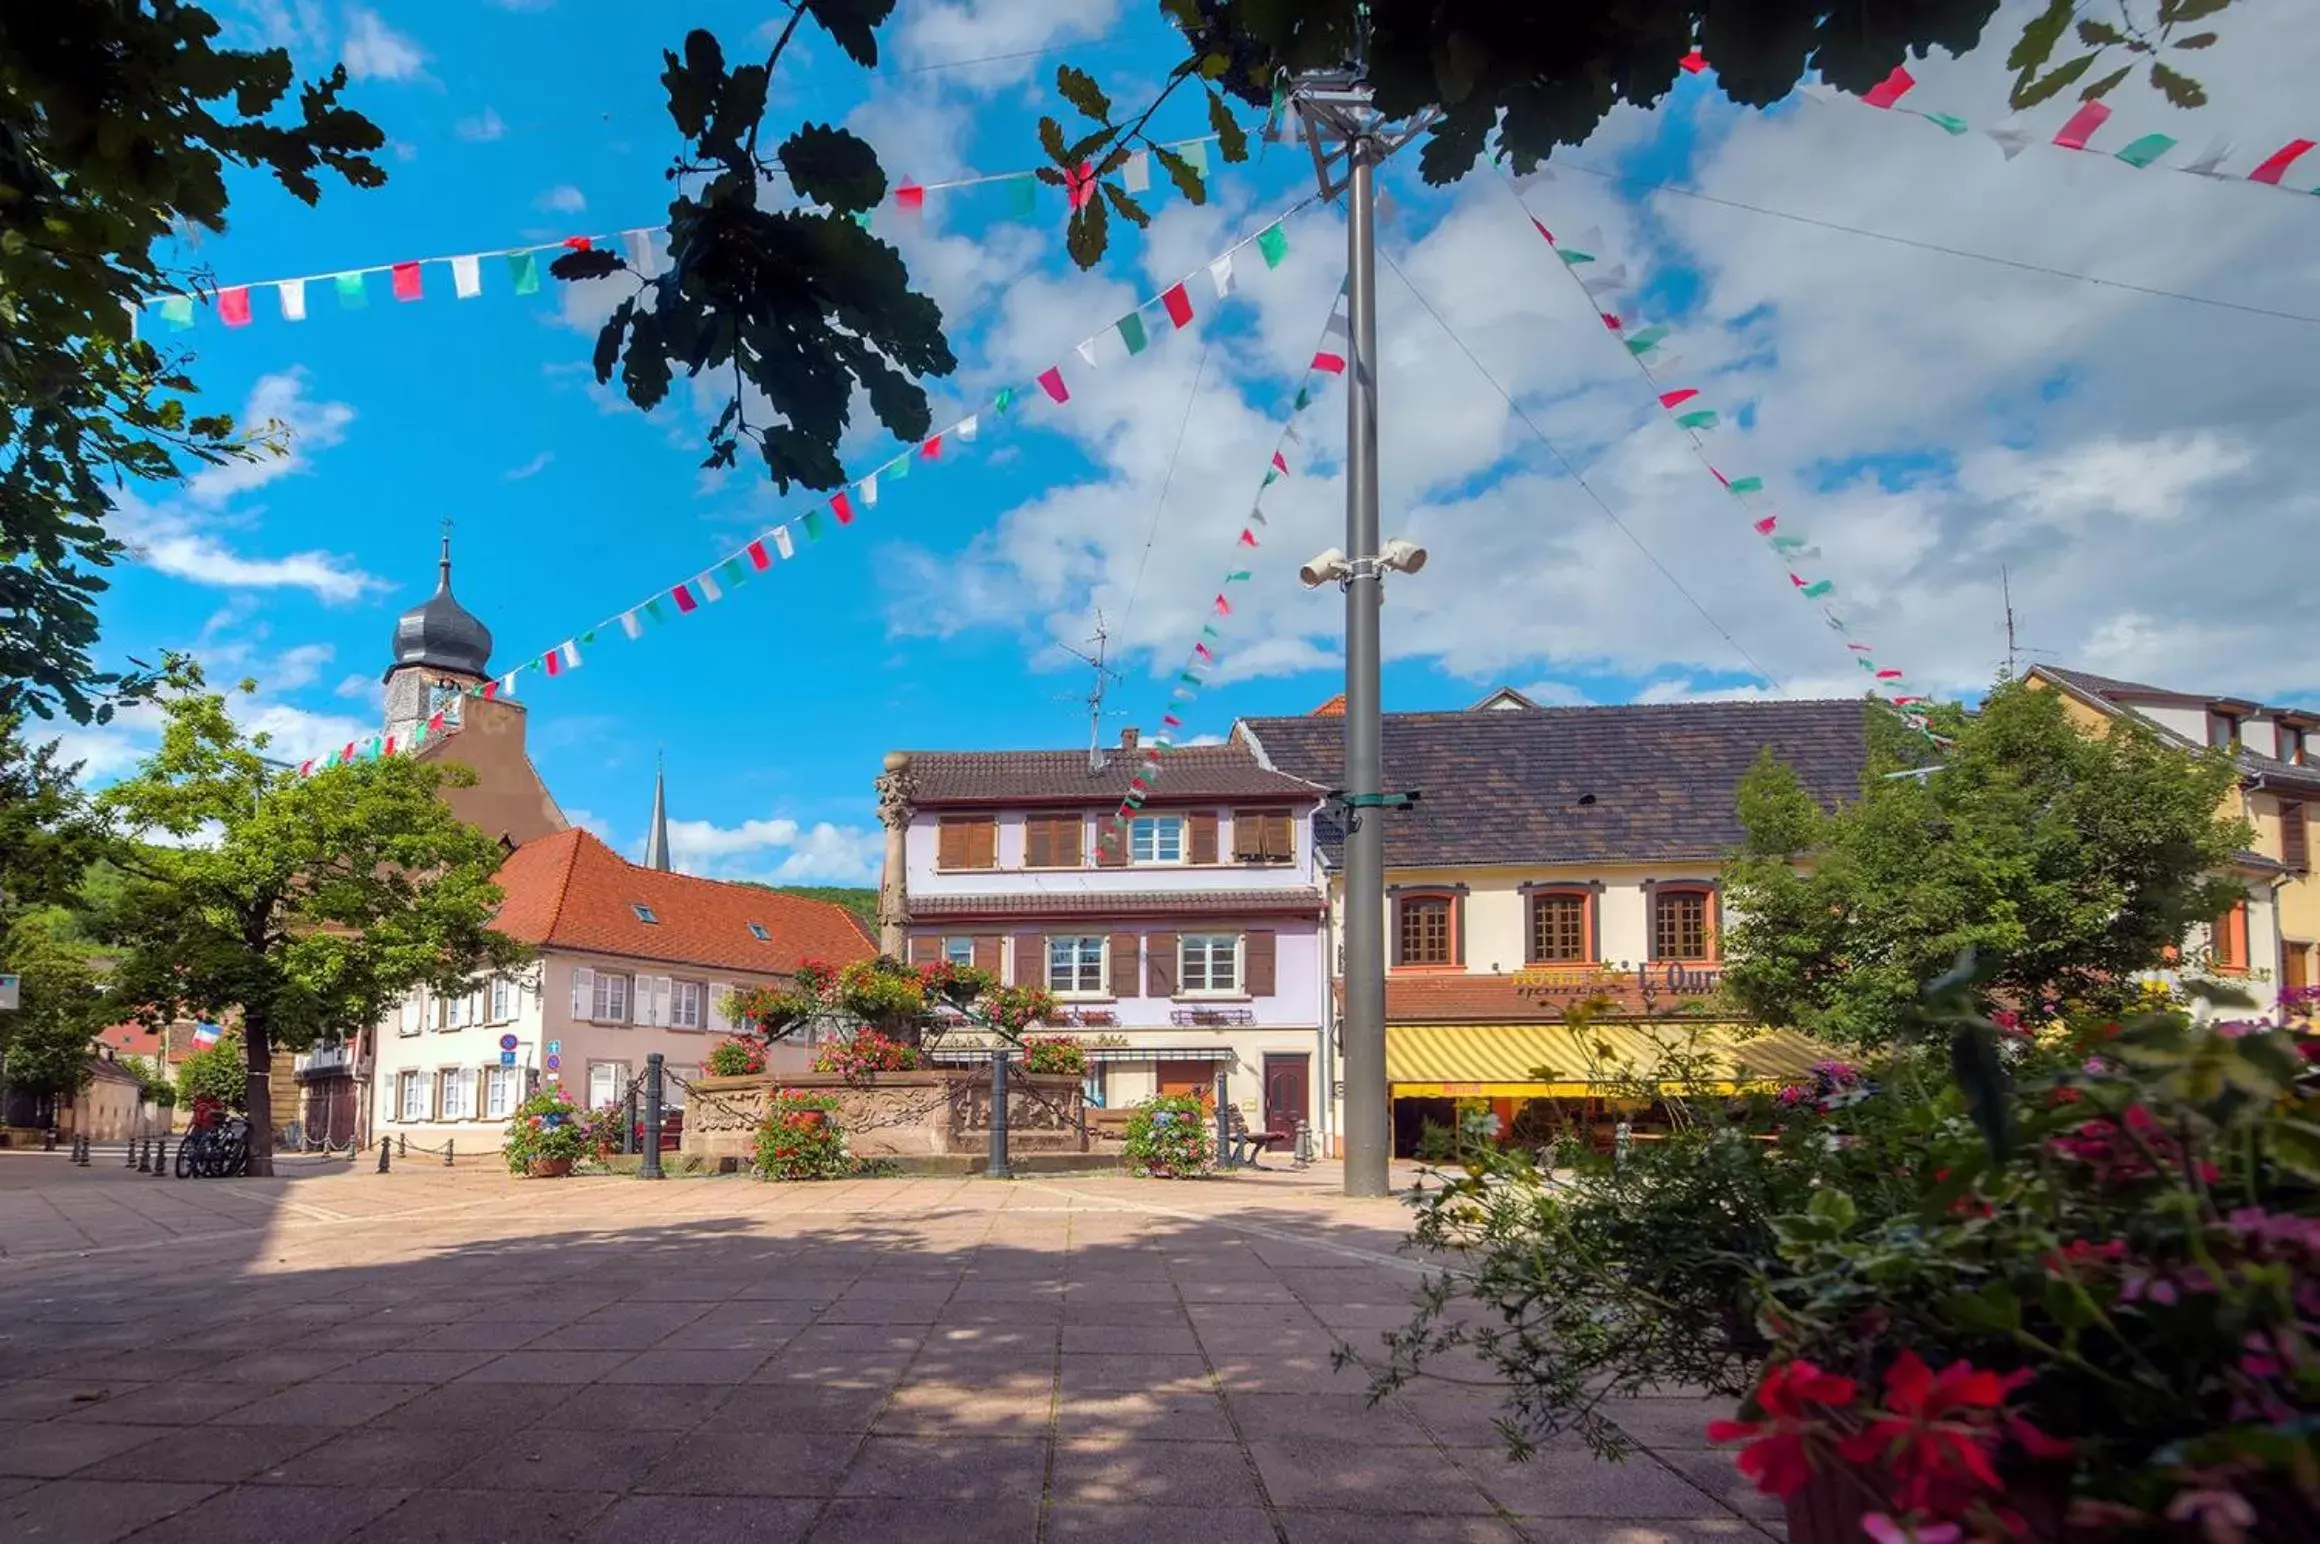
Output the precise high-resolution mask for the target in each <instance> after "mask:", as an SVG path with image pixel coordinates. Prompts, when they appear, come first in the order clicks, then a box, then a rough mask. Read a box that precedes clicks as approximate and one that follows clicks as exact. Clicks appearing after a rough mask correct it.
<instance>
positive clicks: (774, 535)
mask: <svg viewBox="0 0 2320 1544" xmlns="http://www.w3.org/2000/svg"><path fill="white" fill-rule="evenodd" d="M1317 202H1319V195H1318V194H1308V195H1307V196H1305V197H1304V198H1301V199H1299V200H1298V201H1297V202H1296V203H1294V204H1292V205H1290V206H1289V207H1288V208H1287V209H1285V210H1283V211H1282V212H1281V213H1280V214H1279V215H1278V216H1276V217H1275V218H1274V219H1272V220H1270V221H1268V222H1267V223H1266V224H1264V225H1263V226H1261V227H1260V228H1258V229H1257V230H1256V231H1254V232H1252V233H1251V234H1249V235H1246V236H1243V237H1241V238H1240V239H1239V240H1238V241H1235V242H1234V243H1233V244H1232V245H1231V246H1229V247H1226V248H1225V249H1224V250H1223V251H1222V252H1219V253H1217V254H1215V255H1214V256H1212V257H1209V258H1207V259H1204V260H1203V261H1202V262H1201V264H1200V266H1199V267H1197V268H1194V269H1193V270H1192V271H1191V272H1190V273H1189V274H1187V275H1186V276H1185V277H1184V278H1183V279H1180V280H1178V281H1177V282H1176V283H1174V284H1171V285H1168V286H1167V287H1165V288H1164V289H1162V290H1161V291H1160V292H1159V293H1157V294H1155V295H1153V296H1151V297H1150V298H1148V299H1146V300H1145V301H1143V302H1142V303H1141V304H1139V305H1138V306H1136V307H1135V308H1134V309H1133V310H1131V311H1129V312H1128V313H1126V314H1125V315H1123V316H1120V317H1116V318H1114V319H1113V320H1112V321H1111V322H1109V323H1107V324H1105V326H1104V327H1103V328H1102V329H1100V330H1099V331H1097V332H1096V333H1094V334H1093V335H1091V336H1090V337H1088V338H1086V339H1083V340H1082V341H1081V342H1080V343H1078V344H1076V345H1074V347H1073V349H1072V350H1071V353H1072V355H1074V356H1076V357H1077V358H1080V359H1084V360H1087V361H1088V362H1089V363H1090V364H1091V365H1095V364H1098V363H1100V362H1101V360H1102V359H1103V358H1104V356H1105V353H1106V351H1107V348H1108V346H1106V347H1099V346H1098V345H1099V344H1100V343H1101V340H1103V339H1105V338H1108V337H1118V338H1121V339H1122V340H1126V339H1128V338H1129V336H1130V335H1131V334H1133V336H1134V337H1135V338H1138V339H1142V340H1143V341H1142V342H1140V343H1137V344H1135V345H1133V346H1131V347H1130V348H1129V352H1130V353H1138V352H1142V351H1143V350H1144V349H1145V348H1148V347H1150V346H1152V342H1153V340H1154V339H1156V338H1160V337H1165V336H1167V335H1168V334H1170V333H1174V332H1179V331H1183V330H1185V329H1187V328H1189V327H1191V326H1192V324H1193V323H1194V321H1196V320H1197V319H1198V318H1197V315H1196V312H1195V310H1194V308H1193V305H1192V302H1191V300H1190V298H1189V297H1188V295H1187V292H1186V285H1187V284H1188V283H1189V282H1190V281H1191V280H1192V279H1194V278H1197V277H1199V276H1200V275H1202V274H1212V273H1215V272H1217V271H1219V269H1220V268H1221V269H1222V271H1224V272H1225V273H1227V274H1230V273H1231V272H1232V271H1233V268H1234V265H1235V263H1236V262H1237V261H1238V260H1239V259H1240V257H1241V254H1243V253H1245V252H1246V251H1248V250H1249V249H1250V248H1252V247H1253V248H1255V249H1256V250H1257V252H1258V254H1259V255H1260V256H1261V257H1262V258H1263V259H1264V262H1265V266H1266V267H1267V268H1273V267H1277V266H1279V264H1280V262H1281V260H1282V259H1283V258H1284V257H1286V256H1287V255H1288V250H1289V244H1288V243H1289V238H1288V235H1287V233H1286V231H1285V230H1284V229H1283V227H1284V224H1285V222H1287V221H1288V220H1290V219H1291V218H1293V217H1294V216H1296V215H1297V214H1298V213H1299V212H1300V211H1302V210H1303V209H1305V208H1306V207H1308V206H1309V205H1312V204H1314V203H1317ZM1225 292H1226V287H1225V286H1223V285H1220V286H1219V288H1218V293H1219V294H1220V295H1222V294H1224V293H1225ZM1147 314H1151V315H1153V316H1154V321H1153V324H1152V331H1151V332H1150V333H1147V332H1146V331H1145V324H1144V318H1145V316H1146V315H1147ZM1078 373H1079V367H1078V366H1076V365H1075V366H1073V374H1074V375H1077V374H1078ZM1034 381H1035V384H1034V385H1026V386H1002V387H1000V388H999V389H998V390H997V391H996V392H994V393H993V394H992V395H991V396H990V397H989V398H987V399H985V400H984V401H983V402H982V403H980V404H979V405H978V406H977V407H976V408H975V409H974V411H972V412H969V413H967V414H965V415H964V416H962V417H960V418H957V419H955V420H953V421H952V422H950V423H947V424H944V425H943V426H941V427H940V428H938V429H936V430H935V431H934V432H933V433H932V434H929V435H928V436H927V437H926V438H925V439H923V440H920V441H919V442H917V443H916V444H913V445H905V446H903V447H902V448H901V449H900V450H898V451H896V452H895V453H894V454H893V455H892V456H890V457H888V458H887V459H886V460H885V461H884V462H882V463H880V464H879V465H877V466H875V467H873V468H871V470H870V471H868V472H867V473H864V474H863V475H862V476H860V477H857V478H855V479H854V480H853V481H851V482H849V483H847V484H846V485H845V486H843V487H841V488H839V489H838V490H837V491H836V492H834V493H832V494H830V495H828V496H827V497H826V498H824V499H822V500H821V501H820V502H818V503H817V504H815V505H814V506H813V507H811V508H809V509H806V510H804V511H802V512H801V513H799V514H798V515H796V516H794V517H793V518H791V519H789V520H787V521H784V522H782V523H781V524H779V525H776V526H773V527H772V528H770V529H768V530H766V531H763V532H760V533H759V534H758V535H757V536H755V537H753V538H751V539H750V540H749V541H747V542H745V543H743V544H742V545H741V546H739V547H737V548H735V549H734V550H733V551H731V552H728V553H726V554H724V555H723V556H722V557H720V558H718V559H716V560H715V561H713V562H711V563H709V564H707V565H706V566H705V567H703V568H702V569H701V570H700V571H699V572H697V573H695V574H693V575H692V576H691V577H689V578H686V579H682V580H679V581H678V582H677V583H674V584H671V585H668V586H665V587H664V588H661V589H658V590H655V591H653V592H652V594H650V595H648V596H646V597H645V598H644V599H642V600H640V601H638V602H636V603H635V604H634V605H631V606H628V607H626V608H624V609H622V610H620V611H618V612H615V613H614V614H613V615H611V616H609V617H606V618H605V619H604V620H602V621H600V622H598V623H597V624H596V625H595V626H593V627H590V628H585V629H583V630H581V631H579V632H576V633H574V634H572V635H571V636H570V637H568V638H565V639H563V640H561V641H560V642H558V643H556V644H554V645H553V646H552V647H549V648H546V649H542V650H539V651H537V652H535V653H532V654H529V655H526V656H524V657H523V658H522V659H520V660H519V661H518V662H517V664H516V665H515V666H514V668H512V669H510V670H508V671H505V672H504V673H502V674H501V675H499V676H497V677H495V678H493V679H492V680H490V681H486V682H485V683H483V684H482V685H480V686H471V687H468V688H467V689H466V692H467V695H468V696H470V697H481V698H486V699H490V698H496V697H513V696H514V695H515V694H516V688H517V685H518V683H519V681H520V680H521V678H522V677H524V676H525V675H526V674H527V673H531V672H537V673H538V674H540V675H543V676H548V677H551V678H554V677H560V676H565V675H569V674H571V673H572V672H573V671H575V670H578V669H580V668H581V667H582V666H583V665H584V664H585V663H586V662H587V661H588V659H589V658H590V657H592V654H593V651H594V649H595V647H596V645H598V644H599V643H600V642H606V641H609V640H611V639H612V638H614V637H616V636H617V637H619V638H622V639H625V640H627V641H630V642H637V641H640V640H642V639H643V638H644V637H645V635H646V634H647V633H649V632H651V631H653V630H654V629H656V628H658V627H661V626H663V625H666V624H668V623H671V622H673V621H675V620H676V619H678V618H682V617H688V616H692V615H694V614H695V613H697V612H700V611H702V610H705V609H706V608H708V607H710V606H714V605H716V604H718V603H719V602H721V601H723V600H724V599H725V598H726V597H727V595H728V594H729V592H731V591H734V590H737V589H739V588H741V586H743V585H745V584H747V583H748V582H749V581H750V580H751V579H752V578H753V577H755V576H756V575H758V574H762V573H764V572H766V571H767V570H769V569H771V568H772V567H773V566H774V565H775V564H776V563H786V562H789V561H792V560H793V559H795V558H796V557H797V556H798V553H799V551H800V549H802V548H804V547H809V546H811V545H813V544H814V543H816V542H819V541H820V540H821V539H822V538H823V536H824V535H825V534H826V531H825V522H829V521H834V522H835V523H836V525H837V526H838V528H839V529H845V528H847V527H850V526H855V525H858V524H859V523H860V522H861V519H862V513H863V511H865V510H870V509H875V508H877V507H878V502H879V496H880V490H881V485H882V484H883V485H885V486H887V487H891V485H892V484H894V483H896V482H899V481H901V480H902V479H903V478H905V477H907V476H908V475H909V474H910V471H911V467H912V464H913V463H914V462H924V463H927V464H928V465H930V466H943V465H947V464H949V463H951V462H953V461H955V460H957V459H958V457H957V453H956V450H955V448H954V447H957V446H962V445H971V444H975V443H977V442H978V440H979V439H980V437H981V435H982V433H983V432H984V430H985V429H986V428H989V427H992V426H995V425H1004V424H1005V423H1007V422H1008V421H1009V420H1010V419H1011V418H1013V417H1017V416H1020V414H1021V413H1022V411H1023V409H1024V408H1026V407H1027V406H1034V405H1039V404H1049V405H1053V404H1061V403H1065V402H1069V401H1070V400H1071V384H1070V378H1069V377H1067V376H1066V375H1065V373H1064V367H1063V366H1062V365H1061V364H1054V365H1050V366H1048V367H1047V368H1046V369H1045V370H1042V371H1039V372H1038V373H1037V375H1036V376H1035V377H1034ZM1299 396H1300V402H1299V406H1300V407H1302V406H1303V405H1304V403H1303V400H1302V398H1303V396H1304V393H1300V394H1299ZM1278 459H1279V458H1278V457H1276V460H1278ZM1251 518H1252V519H1253V520H1255V521H1257V522H1258V523H1259V524H1261V523H1262V522H1263V514H1262V512H1261V511H1254V512H1252V515H1251ZM1250 544H1251V545H1254V542H1253V541H1252V542H1251V543H1250ZM1238 577H1240V578H1242V579H1245V578H1247V577H1248V576H1247V575H1246V574H1242V575H1239V576H1238ZM1219 600H1220V603H1221V601H1222V597H1221V596H1220V597H1219Z"/></svg>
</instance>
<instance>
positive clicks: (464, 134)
mask: <svg viewBox="0 0 2320 1544" xmlns="http://www.w3.org/2000/svg"><path fill="white" fill-rule="evenodd" d="M451 132H452V133H454V134H457V135H458V136H459V137H460V138H461V139H464V140H468V141H470V142H472V143H475V144H484V143H487V142H489V141H491V140H495V139H498V138H500V137H502V136H503V135H505V134H506V133H507V124H506V123H505V122H503V121H502V120H501V118H500V115H499V113H498V112H497V111H496V110H494V109H493V108H490V107H486V108H485V109H484V110H483V111H482V112H481V113H479V114H477V115H476V116H475V117H473V118H462V119H460V120H459V122H458V123H457V124H455V125H453V127H452V130H451Z"/></svg>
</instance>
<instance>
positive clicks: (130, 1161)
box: [121, 1137, 137, 1169]
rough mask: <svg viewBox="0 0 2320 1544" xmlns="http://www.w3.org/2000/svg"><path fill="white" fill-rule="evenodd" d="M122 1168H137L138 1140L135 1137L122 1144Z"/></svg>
mask: <svg viewBox="0 0 2320 1544" xmlns="http://www.w3.org/2000/svg"><path fill="white" fill-rule="evenodd" d="M121 1167H122V1168H124V1169H134V1168H135V1167H137V1139H136V1138H135V1137H131V1138H130V1139H129V1140H128V1141H126V1142H123V1143H122V1144H121Z"/></svg>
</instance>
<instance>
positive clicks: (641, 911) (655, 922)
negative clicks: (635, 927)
mask: <svg viewBox="0 0 2320 1544" xmlns="http://www.w3.org/2000/svg"><path fill="white" fill-rule="evenodd" d="M628 909H629V910H630V911H633V912H635V913H636V920H637V921H639V922H645V923H650V924H651V925H652V926H654V927H659V926H660V925H661V919H660V918H658V917H656V916H654V915H653V909H652V908H651V907H650V906H647V905H646V904H645V903H644V902H642V901H630V902H629V903H628Z"/></svg>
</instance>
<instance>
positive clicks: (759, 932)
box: [749, 922, 773, 944]
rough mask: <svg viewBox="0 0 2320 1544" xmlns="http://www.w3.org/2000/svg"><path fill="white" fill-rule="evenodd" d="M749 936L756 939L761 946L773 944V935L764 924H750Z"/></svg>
mask: <svg viewBox="0 0 2320 1544" xmlns="http://www.w3.org/2000/svg"><path fill="white" fill-rule="evenodd" d="M749 936H750V937H752V938H754V939H756V940H757V941H758V942H759V943H761V944H769V943H772V942H773V935H772V934H771V933H768V932H767V931H766V930H765V924H764V923H762V922H752V923H750V924H749Z"/></svg>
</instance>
